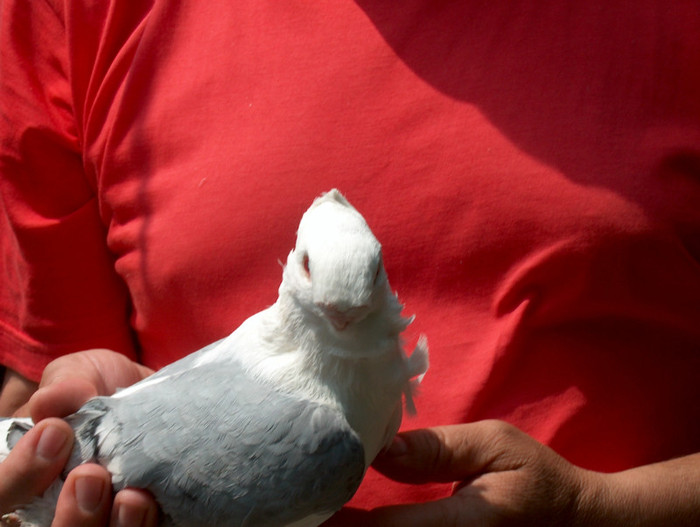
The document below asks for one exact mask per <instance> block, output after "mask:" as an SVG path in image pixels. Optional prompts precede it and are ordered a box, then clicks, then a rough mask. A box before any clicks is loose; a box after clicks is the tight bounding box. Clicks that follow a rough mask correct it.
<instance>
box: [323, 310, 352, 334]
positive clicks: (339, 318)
mask: <svg viewBox="0 0 700 527" xmlns="http://www.w3.org/2000/svg"><path fill="white" fill-rule="evenodd" d="M326 318H327V319H328V321H329V322H330V323H331V325H332V326H333V327H334V328H335V329H336V330H337V331H343V330H345V328H347V327H348V326H349V325H350V323H351V322H352V321H353V317H352V316H350V315H347V314H345V313H341V312H340V311H326Z"/></svg>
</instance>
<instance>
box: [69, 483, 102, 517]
mask: <svg viewBox="0 0 700 527" xmlns="http://www.w3.org/2000/svg"><path fill="white" fill-rule="evenodd" d="M104 491H105V488H104V482H103V481H102V479H101V478H95V477H92V476H83V477H80V478H78V479H76V480H75V498H76V499H77V500H78V506H79V507H80V508H81V509H82V510H83V511H84V512H87V513H92V512H95V510H97V508H98V507H99V506H100V504H101V503H102V496H103V495H104Z"/></svg>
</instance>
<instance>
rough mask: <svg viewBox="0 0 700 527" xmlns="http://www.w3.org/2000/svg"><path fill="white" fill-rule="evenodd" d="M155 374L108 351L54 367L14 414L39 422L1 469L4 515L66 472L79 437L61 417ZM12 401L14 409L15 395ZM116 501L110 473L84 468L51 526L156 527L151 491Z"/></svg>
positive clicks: (127, 493) (72, 477)
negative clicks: (66, 464)
mask: <svg viewBox="0 0 700 527" xmlns="http://www.w3.org/2000/svg"><path fill="white" fill-rule="evenodd" d="M151 373H153V372H152V370H150V369H148V368H146V367H145V366H142V365H140V364H137V363H135V362H133V361H131V360H129V359H128V358H126V357H125V356H123V355H121V354H119V353H115V352H113V351H109V350H88V351H83V352H78V353H73V354H70V355H65V356H63V357H60V358H58V359H56V360H54V361H53V362H51V363H50V364H49V365H48V366H47V367H46V369H45V370H44V374H43V376H42V378H41V382H40V383H39V385H38V390H37V391H35V392H34V393H33V395H31V397H29V399H28V400H26V398H25V400H26V402H24V404H22V405H21V406H19V407H18V408H17V410H16V411H15V412H14V415H15V416H26V415H30V416H31V417H32V419H33V420H34V422H35V423H37V424H36V426H35V427H34V428H33V429H32V430H31V431H29V432H28V433H27V434H26V435H25V436H24V437H23V438H22V439H21V440H20V441H19V442H18V443H17V445H16V446H15V448H13V449H12V452H10V454H9V455H8V457H7V459H5V461H3V462H2V463H0V514H5V513H8V512H11V511H13V510H14V509H15V508H16V507H17V506H18V505H20V504H23V503H27V502H29V501H31V499H32V498H33V497H35V496H38V495H41V494H42V493H43V492H44V491H45V490H46V489H47V488H48V486H49V485H50V483H51V482H52V481H53V480H54V479H55V478H56V477H57V476H58V475H59V474H60V473H61V471H62V470H63V467H64V465H65V463H66V461H67V460H68V457H69V455H70V451H71V448H72V445H73V441H74V439H73V432H72V430H71V428H70V427H69V426H68V425H67V424H66V423H65V422H64V421H62V420H61V419H57V417H63V416H66V415H68V414H70V413H73V412H75V411H76V410H77V409H78V408H79V407H80V406H81V405H82V404H83V403H84V402H85V401H87V400H88V399H89V398H91V397H94V396H96V395H110V394H112V393H114V392H115V391H116V389H117V388H118V387H125V386H129V385H131V384H133V383H135V382H137V381H139V380H141V379H143V378H144V377H147V376H148V375H150V374H151ZM6 377H7V375H6ZM5 385H6V384H5ZM5 385H4V386H5ZM12 398H13V400H14V401H15V404H16V403H17V398H16V396H15V395H14V394H13V397H12ZM20 402H21V401H20ZM112 497H113V496H112V491H111V479H110V475H109V473H108V472H107V471H106V470H105V469H104V468H103V467H101V466H99V465H96V464H85V465H81V466H79V467H77V468H75V469H74V470H72V471H71V472H70V474H68V477H67V479H66V481H65V484H64V486H63V490H62V491H61V494H60V496H59V499H58V503H57V506H56V514H55V517H54V521H53V523H52V527H71V526H72V527H75V526H81V527H93V526H95V527H97V526H107V525H109V526H110V527H151V526H156V525H157V524H158V507H157V505H156V503H155V501H154V500H153V497H152V496H151V495H150V494H148V493H147V492H145V491H141V490H137V489H124V490H122V491H120V492H118V493H117V494H116V495H115V496H114V499H112Z"/></svg>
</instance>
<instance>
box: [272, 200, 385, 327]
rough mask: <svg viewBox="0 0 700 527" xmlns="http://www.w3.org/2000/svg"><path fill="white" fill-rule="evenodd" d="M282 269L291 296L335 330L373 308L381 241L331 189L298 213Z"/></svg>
mask: <svg viewBox="0 0 700 527" xmlns="http://www.w3.org/2000/svg"><path fill="white" fill-rule="evenodd" d="M287 268H288V269H287V271H288V273H286V274H288V275H291V276H290V277H291V278H292V279H293V281H294V284H295V286H296V287H295V288H294V294H295V295H296V297H297V299H298V300H299V301H301V302H302V303H303V304H304V305H305V307H306V308H307V309H308V310H311V311H313V312H314V313H316V314H317V315H318V316H320V317H321V318H324V319H325V320H327V322H328V323H329V324H330V325H331V326H332V327H333V328H334V329H335V330H336V331H345V330H346V329H347V328H349V327H351V326H352V325H353V324H355V323H357V322H359V321H361V320H363V319H364V318H365V317H367V315H369V314H370V313H371V312H373V311H374V310H375V309H376V308H377V303H378V302H379V300H380V298H381V297H382V294H381V293H380V292H383V291H384V290H385V288H386V274H385V271H384V266H383V264H382V252H381V245H380V244H379V242H378V241H377V239H376V238H375V237H374V235H373V234H372V231H371V230H370V228H369V226H368V225H367V222H366V221H365V220H364V218H363V217H362V215H361V214H360V213H359V212H357V210H355V208H354V207H353V206H352V205H350V203H349V202H348V201H347V200H346V199H345V198H344V197H343V196H342V195H341V194H340V192H338V191H337V190H331V191H330V192H328V193H326V194H323V195H322V196H321V197H319V198H317V199H316V200H315V201H314V202H313V204H312V205H311V207H310V208H309V209H308V210H307V211H306V212H305V213H304V215H303V217H302V219H301V222H300V224H299V229H298V231H297V242H296V246H295V248H294V250H293V251H292V252H291V254H290V255H289V258H288V261H287ZM285 279H287V277H285Z"/></svg>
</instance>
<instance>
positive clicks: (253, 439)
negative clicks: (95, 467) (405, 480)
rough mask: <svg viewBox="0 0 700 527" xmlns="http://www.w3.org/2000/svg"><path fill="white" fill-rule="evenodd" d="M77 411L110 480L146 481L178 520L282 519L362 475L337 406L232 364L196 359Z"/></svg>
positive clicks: (338, 499)
mask: <svg viewBox="0 0 700 527" xmlns="http://www.w3.org/2000/svg"><path fill="white" fill-rule="evenodd" d="M183 373H184V372H183ZM154 388H156V386H154ZM189 393H192V394H193V395H194V394H196V397H194V396H190V395H189ZM80 413H82V414H84V416H83V417H79V416H78V417H76V419H78V420H82V422H81V426H82V427H83V429H85V430H87V429H89V428H93V430H91V431H90V433H89V434H86V435H87V436H89V435H91V434H92V432H93V431H94V430H96V431H97V435H98V436H99V437H98V439H97V442H96V443H95V445H94V446H95V447H96V448H95V457H96V458H97V460H98V461H99V462H100V463H102V464H103V465H109V466H110V469H111V470H112V472H113V475H114V477H113V483H114V486H115V488H116V489H119V488H123V487H125V486H134V487H141V488H147V489H149V490H150V491H151V492H152V493H153V494H154V495H155V497H156V499H157V500H158V501H159V503H160V505H161V507H162V508H163V510H164V512H166V514H168V515H169V516H170V517H171V518H172V520H173V524H174V525H183V526H184V525H190V523H186V522H178V520H177V519H178V518H182V517H188V516H190V517H194V518H196V520H193V523H192V524H197V525H245V526H258V525H259V526H266V525H275V526H277V525H284V524H286V523H289V522H291V521H294V520H298V519H300V518H303V517H305V516H307V515H308V514H312V513H318V512H332V511H335V510H337V509H338V508H340V507H341V506H342V505H343V503H345V502H346V501H347V500H348V499H350V497H352V495H353V494H354V492H355V490H356V489H357V487H358V486H359V483H360V481H361V479H362V477H363V475H364V469H365V467H364V451H363V447H362V443H361V442H360V440H359V437H358V436H357V434H356V433H355V432H354V431H353V430H352V429H351V428H350V426H349V425H348V424H347V421H346V420H345V418H344V416H343V415H342V414H341V413H340V412H337V411H335V410H333V409H331V408H328V407H325V406H323V405H321V404H318V403H315V402H310V401H305V400H302V399H300V398H298V397H295V396H294V395H290V394H285V393H281V392H279V391H275V390H274V389H271V388H270V386H265V385H263V384H261V383H259V382H256V381H254V380H252V379H251V378H249V377H248V376H247V375H245V374H244V373H243V371H242V370H241V369H240V367H236V365H235V364H233V365H227V366H226V367H225V368H222V366H221V365H220V364H205V365H202V366H198V367H196V368H195V369H194V370H190V371H189V372H188V373H187V374H186V375H184V374H177V375H173V376H171V378H169V379H168V382H164V383H161V384H158V385H157V389H153V390H143V391H138V392H134V393H132V394H130V395H129V396H128V397H124V398H118V399H111V398H98V399H94V400H93V401H91V402H89V403H88V404H87V405H86V406H85V407H84V409H83V410H81V412H80ZM91 414H92V415H93V417H90V415H91ZM102 414H104V415H103V416H102ZM98 416H99V417H98ZM95 427H96V428H95ZM76 435H77V436H78V437H79V441H81V440H80V437H81V436H82V435H83V434H81V433H80V432H77V434H76ZM89 450H90V448H87V449H86V451H89ZM110 460H112V462H111V464H110Z"/></svg>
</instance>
